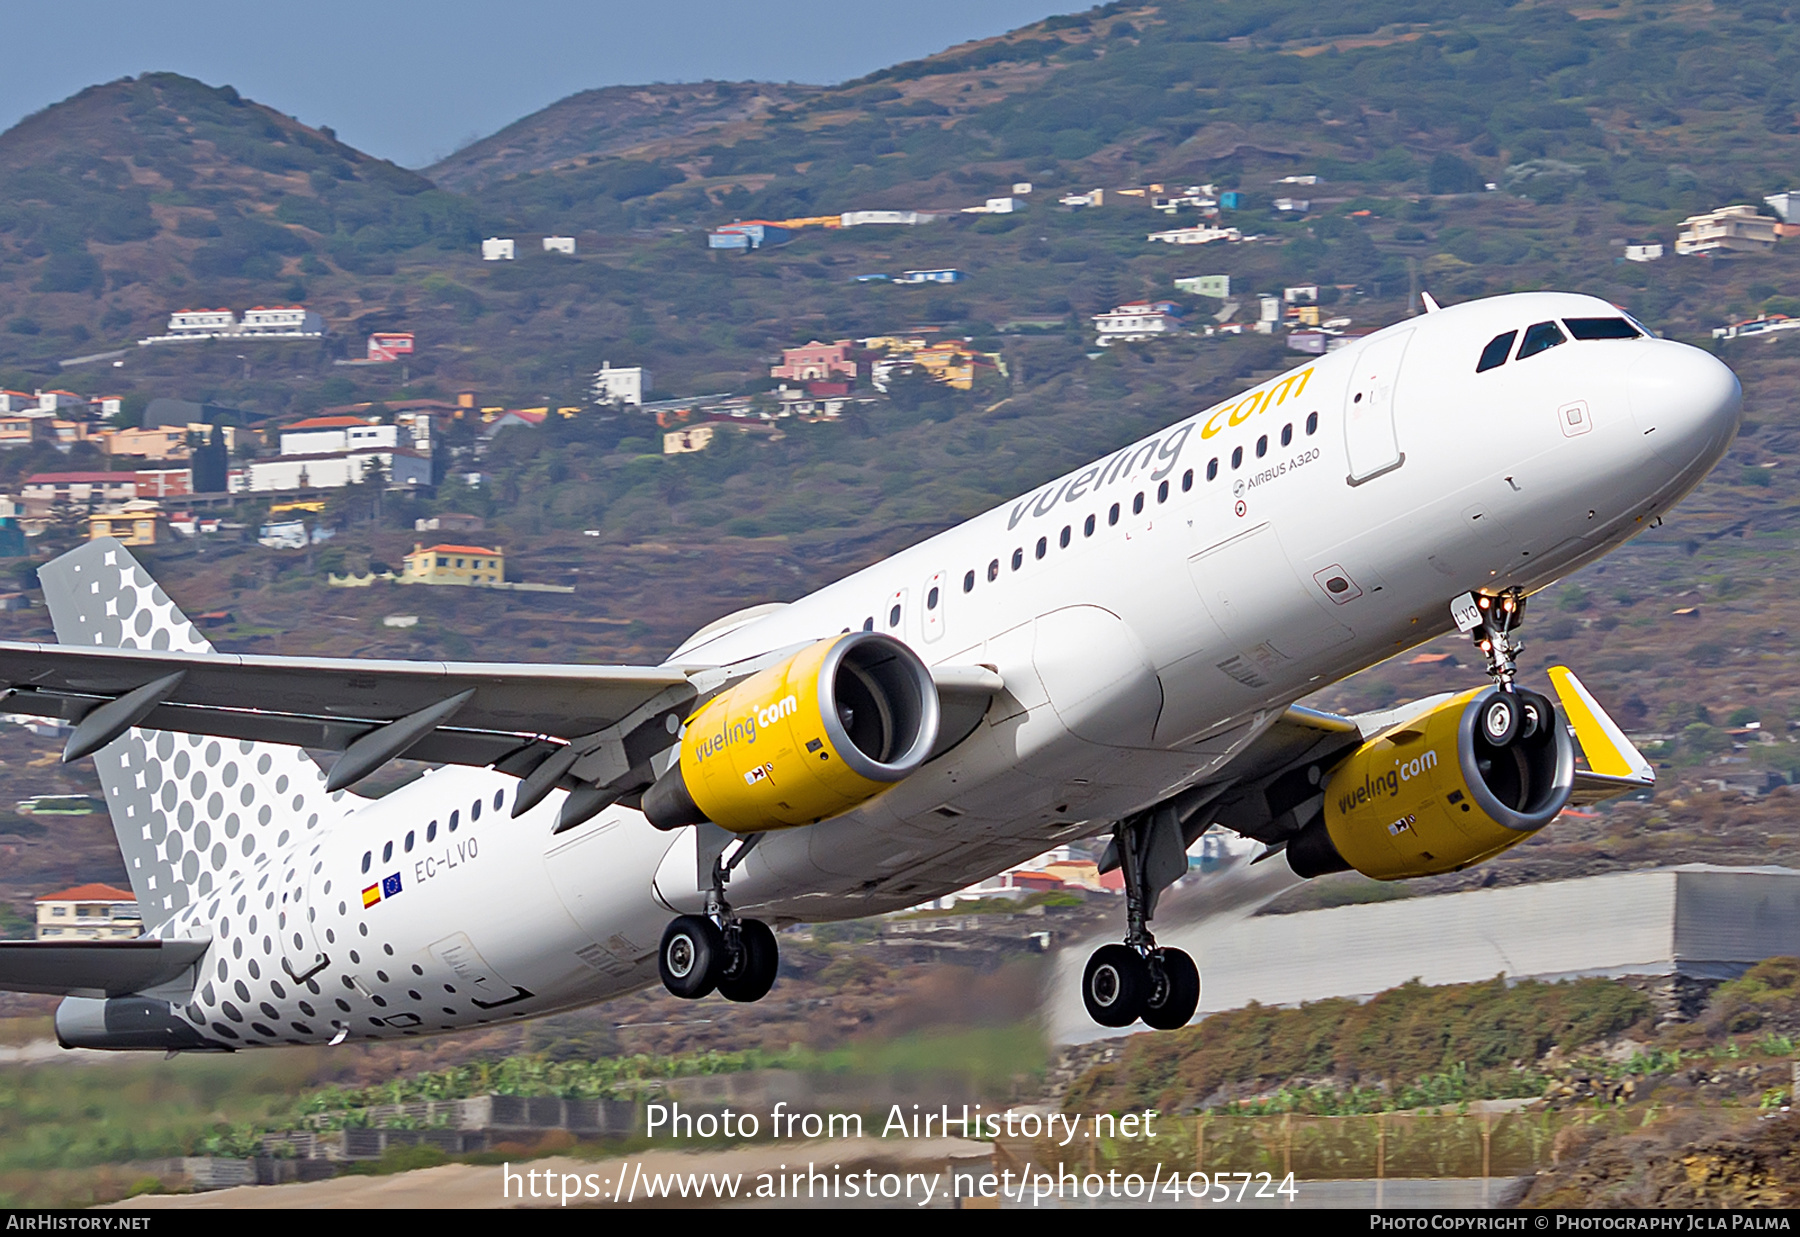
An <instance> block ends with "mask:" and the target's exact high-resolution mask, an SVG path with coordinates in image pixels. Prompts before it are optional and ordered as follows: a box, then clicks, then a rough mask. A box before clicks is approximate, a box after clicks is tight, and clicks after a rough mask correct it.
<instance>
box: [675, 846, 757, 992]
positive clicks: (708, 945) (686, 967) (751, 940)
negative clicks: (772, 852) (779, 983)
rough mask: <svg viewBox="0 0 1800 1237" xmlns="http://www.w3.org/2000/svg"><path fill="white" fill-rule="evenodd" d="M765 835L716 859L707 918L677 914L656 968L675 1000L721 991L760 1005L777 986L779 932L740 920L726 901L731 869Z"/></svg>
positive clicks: (733, 847)
mask: <svg viewBox="0 0 1800 1237" xmlns="http://www.w3.org/2000/svg"><path fill="white" fill-rule="evenodd" d="M761 836H762V835H761V834H759V833H753V834H750V835H749V836H748V837H746V838H741V839H739V840H738V841H737V842H735V843H734V844H733V846H732V847H730V848H727V849H728V850H729V851H730V853H731V858H730V859H729V860H728V859H726V858H725V855H724V854H720V855H719V856H718V857H717V858H715V859H714V860H713V864H712V888H711V889H709V890H708V891H707V894H706V911H705V913H704V914H700V915H680V916H677V917H676V918H675V919H674V920H673V921H672V922H671V923H670V924H669V926H668V928H667V929H665V930H664V932H663V938H662V948H661V950H660V951H659V952H658V954H657V957H656V969H657V970H658V971H659V972H660V973H661V974H662V981H663V987H665V988H667V989H668V990H669V991H670V992H671V993H673V994H674V995H675V996H678V997H683V998H685V999H687V1000H690V1001H697V1000H699V999H700V998H701V997H703V996H705V995H707V994H708V993H709V992H712V991H714V990H715V989H716V990H717V991H718V993H719V995H720V996H722V997H724V998H725V999H726V1000H728V1001H760V1000H761V999H762V998H763V997H764V995H766V994H767V993H768V991H769V989H770V988H771V987H773V986H774V983H775V973H776V971H778V970H780V969H781V949H780V947H779V946H778V945H777V944H776V943H775V933H774V932H773V931H771V930H770V928H769V925H768V924H766V923H764V922H763V921H762V920H760V919H743V918H740V917H739V916H738V915H737V914H736V913H734V912H733V911H732V909H731V905H730V904H729V903H728V902H726V901H725V884H726V882H727V881H729V880H730V879H731V873H732V870H733V869H734V868H736V867H737V865H738V864H740V863H742V862H743V861H744V858H745V856H747V855H748V854H749V853H750V852H751V850H752V849H754V848H755V846H756V842H757V839H758V838H760V837H761Z"/></svg>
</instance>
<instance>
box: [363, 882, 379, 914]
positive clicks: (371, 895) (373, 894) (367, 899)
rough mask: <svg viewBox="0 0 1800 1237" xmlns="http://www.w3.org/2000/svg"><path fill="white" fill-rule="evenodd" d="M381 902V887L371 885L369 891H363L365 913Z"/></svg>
mask: <svg viewBox="0 0 1800 1237" xmlns="http://www.w3.org/2000/svg"><path fill="white" fill-rule="evenodd" d="M379 901H381V886H380V885H370V886H369V887H368V888H367V889H365V890H363V909H364V910H365V911H366V910H368V909H369V908H370V907H371V906H374V905H375V904H376V903H377V902H379Z"/></svg>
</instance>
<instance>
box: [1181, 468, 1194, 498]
mask: <svg viewBox="0 0 1800 1237" xmlns="http://www.w3.org/2000/svg"><path fill="white" fill-rule="evenodd" d="M1193 488H1194V470H1193V469H1191V468H1190V469H1188V470H1187V471H1186V472H1184V473H1182V474H1181V492H1182V493H1183V494H1185V493H1187V492H1188V491H1189V490H1191V489H1193Z"/></svg>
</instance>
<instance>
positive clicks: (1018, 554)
mask: <svg viewBox="0 0 1800 1237" xmlns="http://www.w3.org/2000/svg"><path fill="white" fill-rule="evenodd" d="M1012 564H1013V570H1014V571H1017V570H1018V569H1019V568H1021V567H1023V566H1024V565H1025V551H1023V550H1014V551H1013V557H1012Z"/></svg>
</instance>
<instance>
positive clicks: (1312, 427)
mask: <svg viewBox="0 0 1800 1237" xmlns="http://www.w3.org/2000/svg"><path fill="white" fill-rule="evenodd" d="M1306 432H1307V434H1308V435H1309V436H1310V435H1313V434H1316V433H1318V432H1319V414H1318V413H1316V412H1309V413H1307V414H1306Z"/></svg>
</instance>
